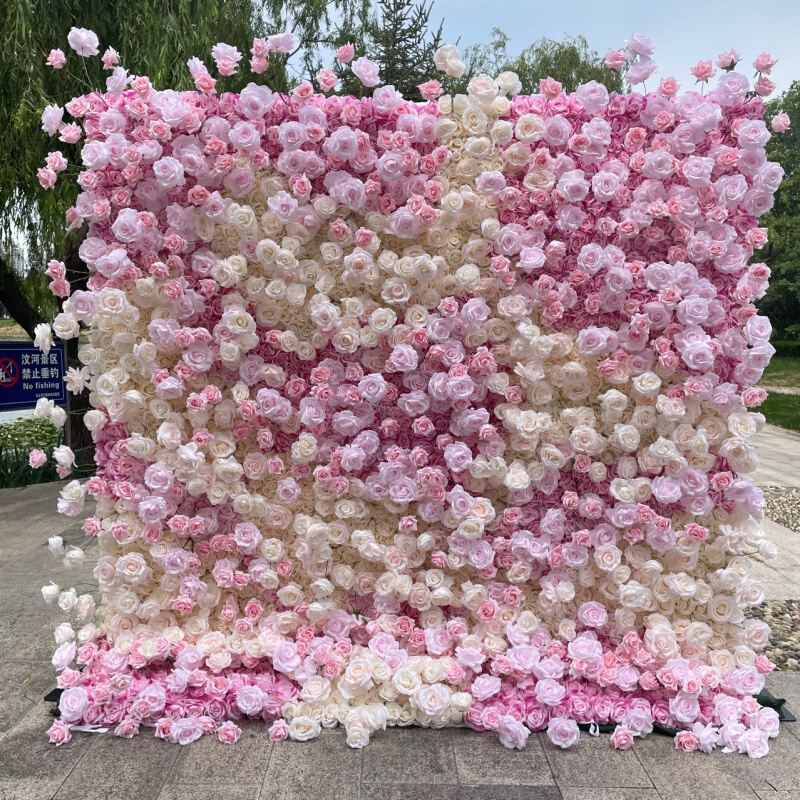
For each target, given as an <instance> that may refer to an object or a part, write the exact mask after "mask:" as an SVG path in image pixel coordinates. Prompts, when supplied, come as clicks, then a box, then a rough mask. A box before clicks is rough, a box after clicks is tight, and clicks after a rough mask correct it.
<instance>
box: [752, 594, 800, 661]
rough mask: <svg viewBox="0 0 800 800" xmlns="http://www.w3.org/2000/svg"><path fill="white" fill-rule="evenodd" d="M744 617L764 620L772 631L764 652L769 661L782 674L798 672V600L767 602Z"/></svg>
mask: <svg viewBox="0 0 800 800" xmlns="http://www.w3.org/2000/svg"><path fill="white" fill-rule="evenodd" d="M745 615H746V616H747V617H750V618H752V619H761V620H764V622H766V623H767V625H769V626H770V628H771V629H772V633H771V635H770V642H769V645H767V647H766V648H765V650H764V654H765V655H766V656H767V657H768V658H769V660H770V661H773V662H774V663H775V666H776V667H777V668H778V669H779V670H782V671H784V672H797V671H800V600H769V601H767V602H765V603H762V604H761V605H760V606H758V608H751V609H748V610H747V612H746V614H745Z"/></svg>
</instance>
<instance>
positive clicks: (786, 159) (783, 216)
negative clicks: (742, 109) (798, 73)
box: [757, 80, 800, 339]
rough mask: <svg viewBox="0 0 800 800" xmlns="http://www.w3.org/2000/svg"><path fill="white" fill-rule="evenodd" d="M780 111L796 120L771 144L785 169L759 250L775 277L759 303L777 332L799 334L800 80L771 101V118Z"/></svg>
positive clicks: (770, 149) (771, 154) (771, 153)
mask: <svg viewBox="0 0 800 800" xmlns="http://www.w3.org/2000/svg"><path fill="white" fill-rule="evenodd" d="M779 111H785V112H786V113H787V114H788V115H789V117H790V118H791V120H792V126H791V127H790V128H789V130H788V131H784V132H783V133H781V134H778V135H774V136H773V137H772V139H771V140H770V141H769V144H768V145H767V158H769V160H770V161H777V162H779V163H780V165H781V166H782V167H783V169H784V171H785V175H784V178H783V183H782V184H781V188H780V189H779V190H778V193H777V194H776V195H775V207H774V208H773V209H772V211H771V212H770V213H769V214H766V215H765V216H764V217H763V219H762V224H764V225H766V226H767V227H768V228H769V242H768V243H767V246H766V247H765V248H764V249H763V250H762V251H761V252H760V253H759V254H757V255H758V256H760V257H761V258H762V259H763V261H764V262H765V263H767V264H768V265H769V266H770V268H771V269H772V279H771V284H770V288H769V290H768V291H767V294H766V296H765V297H764V298H763V299H762V300H761V302H760V303H759V309H760V311H761V313H763V314H766V315H767V316H768V317H769V318H770V321H771V322H772V326H773V328H774V330H775V336H776V337H777V338H782V337H786V338H791V339H800V80H797V81H794V83H792V85H791V86H790V87H789V89H787V90H786V92H784V93H783V94H782V95H781V96H780V97H777V98H776V99H774V100H772V101H770V102H769V103H768V104H767V118H768V119H769V118H770V117H773V116H775V114H777V113H778V112H779Z"/></svg>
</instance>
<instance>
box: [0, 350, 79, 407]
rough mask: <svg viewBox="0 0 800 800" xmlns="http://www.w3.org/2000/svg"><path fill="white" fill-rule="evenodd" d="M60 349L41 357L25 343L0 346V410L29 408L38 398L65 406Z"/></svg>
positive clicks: (64, 387) (63, 365) (64, 386)
mask: <svg viewBox="0 0 800 800" xmlns="http://www.w3.org/2000/svg"><path fill="white" fill-rule="evenodd" d="M64 361H65V359H64V346H63V345H54V346H53V347H51V348H50V352H49V353H48V354H47V355H45V354H44V353H42V352H41V350H39V348H38V347H35V346H34V345H33V344H28V343H25V342H19V343H13V344H0V408H32V407H33V406H35V405H36V401H37V400H38V399H39V398H40V397H47V398H49V399H50V400H52V401H53V402H54V403H55V404H56V405H64V404H65V403H66V402H67V387H66V384H65V383H64V373H65V369H66V368H65V364H64Z"/></svg>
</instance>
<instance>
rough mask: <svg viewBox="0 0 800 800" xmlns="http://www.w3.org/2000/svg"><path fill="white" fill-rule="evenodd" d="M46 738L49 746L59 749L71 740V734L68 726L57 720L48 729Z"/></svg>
mask: <svg viewBox="0 0 800 800" xmlns="http://www.w3.org/2000/svg"><path fill="white" fill-rule="evenodd" d="M47 736H48V738H49V739H50V743H51V744H54V745H55V746H56V747H60V746H61V745H62V744H66V743H67V742H68V741H70V739H72V732H71V731H70V726H69V725H65V724H64V723H63V722H62V721H61V720H60V719H57V720H55V721H54V722H53V724H52V725H51V726H50V728H49V729H48V731H47Z"/></svg>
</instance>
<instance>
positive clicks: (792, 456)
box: [749, 425, 800, 489]
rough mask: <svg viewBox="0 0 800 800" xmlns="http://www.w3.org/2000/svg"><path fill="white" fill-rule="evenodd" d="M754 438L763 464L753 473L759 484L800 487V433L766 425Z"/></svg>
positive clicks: (753, 441) (752, 440)
mask: <svg viewBox="0 0 800 800" xmlns="http://www.w3.org/2000/svg"><path fill="white" fill-rule="evenodd" d="M751 442H752V443H753V444H754V445H755V447H756V450H757V451H758V460H759V466H758V469H757V470H756V471H755V472H754V473H752V475H750V476H749V477H751V478H752V479H753V480H754V481H755V482H756V483H757V484H759V486H786V487H790V488H793V489H798V488H800V433H797V432H796V431H790V430H787V429H786V428H779V427H777V426H776V425H765V426H764V429H763V430H762V431H761V433H757V434H756V435H755V436H754V437H753V438H752V439H751Z"/></svg>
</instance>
